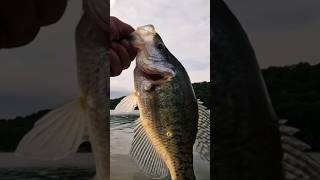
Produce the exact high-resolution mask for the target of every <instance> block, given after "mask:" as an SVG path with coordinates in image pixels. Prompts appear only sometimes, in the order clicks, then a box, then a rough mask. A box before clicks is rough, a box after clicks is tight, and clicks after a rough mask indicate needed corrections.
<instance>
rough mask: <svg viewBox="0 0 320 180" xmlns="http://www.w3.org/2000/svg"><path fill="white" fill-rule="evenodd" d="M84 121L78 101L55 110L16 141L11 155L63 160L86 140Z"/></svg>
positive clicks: (80, 103) (81, 105)
mask: <svg viewBox="0 0 320 180" xmlns="http://www.w3.org/2000/svg"><path fill="white" fill-rule="evenodd" d="M88 120H89V114H88V112H87V111H86V110H85V108H84V106H83V103H82V101H81V100H80V99H78V100H75V101H73V102H71V103H69V104H66V105H64V106H62V107H60V108H58V109H55V110H53V111H51V112H49V113H48V114H46V115H45V116H44V117H42V118H41V119H40V120H38V121H37V122H36V123H35V125H34V127H33V128H32V129H31V131H29V132H28V133H27V134H26V135H25V136H24V137H23V138H22V140H21V141H20V143H19V145H18V147H17V149H16V151H15V155H17V156H24V157H27V158H32V159H41V160H58V159H62V158H65V157H67V156H68V155H70V154H72V153H75V152H76V151H77V150H78V147H79V146H80V144H81V143H82V142H84V141H86V140H87V139H88V138H87V135H86V123H87V122H88Z"/></svg>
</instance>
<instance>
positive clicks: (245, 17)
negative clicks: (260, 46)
mask: <svg viewBox="0 0 320 180" xmlns="http://www.w3.org/2000/svg"><path fill="white" fill-rule="evenodd" d="M225 2H226V3H227V4H228V5H229V7H230V9H231V10H232V11H233V12H234V13H235V14H236V16H237V17H238V18H239V19H240V21H241V22H242V23H243V25H245V26H246V27H248V28H253V29H255V30H256V31H269V30H274V29H278V30H279V29H282V30H286V29H292V28H301V27H302V26H305V25H309V24H314V23H319V18H318V17H319V15H320V12H319V10H318V7H319V6H320V1H318V0H304V1H299V0H282V1H275V0H271V1H251V0H242V1H235V0H225Z"/></svg>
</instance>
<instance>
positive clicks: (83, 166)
mask: <svg viewBox="0 0 320 180" xmlns="http://www.w3.org/2000/svg"><path fill="white" fill-rule="evenodd" d="M138 117H139V114H138V113H137V112H135V113H133V114H129V115H125V114H120V113H112V114H111V119H110V127H111V129H110V141H111V142H110V143H111V147H110V163H111V175H110V176H111V180H149V179H148V178H147V177H145V176H144V175H143V174H142V173H141V172H140V171H139V169H138V167H137V166H136V165H135V163H134V162H133V161H132V160H131V159H130V158H129V156H128V154H129V150H130V144H131V142H132V138H133V129H134V127H135V120H136V119H137V118H138ZM194 157H195V158H194V170H195V174H196V177H197V180H209V166H210V164H209V162H206V161H203V160H201V159H200V158H199V155H198V154H197V153H195V154H194ZM94 174H95V168H94V161H93V158H92V154H91V153H77V154H75V155H72V156H70V157H68V158H66V159H63V160H59V161H38V160H29V159H24V158H17V157H14V156H13V154H12V153H0V179H1V180H13V179H16V180H87V179H89V178H90V177H92V176H93V175H94ZM169 179H170V178H169V177H167V178H165V179H164V180H169Z"/></svg>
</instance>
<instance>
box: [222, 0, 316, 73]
mask: <svg viewBox="0 0 320 180" xmlns="http://www.w3.org/2000/svg"><path fill="white" fill-rule="evenodd" d="M224 1H225V2H226V3H227V4H228V6H229V7H230V9H231V11H232V12H233V13H234V14H235V15H236V17H237V18H238V20H239V21H240V23H241V24H242V26H243V27H244V29H245V30H246V32H247V34H248V36H249V39H250V40H251V43H252V45H253V47H254V49H255V52H256V55H257V58H258V61H259V64H260V67H262V68H265V67H268V66H283V65H288V64H296V63H298V62H301V61H304V62H309V63H311V64H315V63H319V62H320V51H319V47H320V35H319V33H320V11H319V7H320V1H319V0H303V1H301V0H280V1H278V0H263V1H254V0H241V1H239V0H224Z"/></svg>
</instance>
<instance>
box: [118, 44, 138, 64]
mask: <svg viewBox="0 0 320 180" xmlns="http://www.w3.org/2000/svg"><path fill="white" fill-rule="evenodd" d="M120 44H121V45H122V46H124V47H125V48H126V50H127V52H128V53H129V56H130V60H131V61H133V60H134V58H135V57H136V56H137V49H136V48H135V47H133V46H132V44H131V43H129V41H128V40H126V39H123V40H121V42H120Z"/></svg>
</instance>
